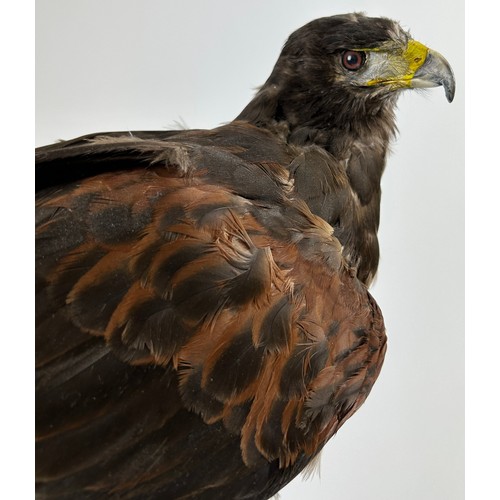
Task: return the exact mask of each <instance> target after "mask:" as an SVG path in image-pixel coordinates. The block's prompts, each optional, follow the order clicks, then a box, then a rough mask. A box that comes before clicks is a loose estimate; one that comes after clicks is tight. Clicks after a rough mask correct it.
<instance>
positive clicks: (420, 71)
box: [365, 40, 455, 102]
mask: <svg viewBox="0 0 500 500" xmlns="http://www.w3.org/2000/svg"><path fill="white" fill-rule="evenodd" d="M370 58H371V59H372V62H373V64H372V66H371V69H369V72H368V74H367V76H368V77H369V80H368V81H367V82H366V83H365V85H368V86H372V85H386V86H388V87H389V88H391V89H394V90H397V89H402V88H427V87H438V86H440V85H442V86H443V87H444V92H445V94H446V98H447V99H448V101H449V102H451V101H452V100H453V96H454V95H455V77H454V76H453V71H452V69H451V66H450V65H449V63H448V61H447V60H446V59H445V58H444V57H443V56H442V55H441V54H439V53H438V52H436V51H435V50H432V49H429V48H428V47H426V46H425V45H423V44H422V43H420V42H417V41H416V40H410V41H409V42H408V44H407V46H406V47H405V48H404V50H403V51H401V52H397V51H393V50H390V49H386V50H384V49H381V50H380V49H378V50H377V49H372V51H371V53H370Z"/></svg>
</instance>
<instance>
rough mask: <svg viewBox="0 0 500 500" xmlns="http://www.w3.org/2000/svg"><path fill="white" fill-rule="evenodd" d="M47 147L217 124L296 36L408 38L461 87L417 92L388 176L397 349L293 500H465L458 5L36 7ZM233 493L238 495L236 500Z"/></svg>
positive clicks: (40, 111)
mask: <svg viewBox="0 0 500 500" xmlns="http://www.w3.org/2000/svg"><path fill="white" fill-rule="evenodd" d="M36 9H37V12H36V23H37V24H36V65H37V66H36V143H37V145H38V146H40V145H44V144H48V143H51V142H54V141H55V140H57V139H70V138H72V137H75V136H78V135H82V134H85V133H90V132H101V131H112V130H141V129H144V130H147V129H153V130H159V129H169V128H176V125H175V124H176V122H182V123H183V124H186V125H187V126H189V127H190V128H211V127H214V126H217V125H219V124H220V123H223V122H227V121H230V120H231V119H233V118H234V117H235V116H236V115H237V114H238V113H239V112H240V111H241V109H242V108H243V107H244V105H245V104H246V103H247V102H248V101H249V100H250V98H251V97H252V95H253V93H254V89H255V88H256V87H257V86H259V85H260V84H262V83H263V82H264V81H265V79H266V78H267V76H268V75H269V73H270V71H271V69H272V67H273V65H274V62H275V61H276V59H277V57H278V54H279V51H280V49H281V46H282V45H283V43H284V41H285V39H286V38H287V36H288V35H289V34H290V33H291V32H292V31H293V30H295V29H296V28H298V27H300V26H302V25H303V24H305V23H306V22H308V21H310V20H311V19H314V18H316V17H321V16H326V15H333V14H339V13H345V12H350V11H364V12H366V13H367V14H369V15H373V16H377V15H383V16H386V17H390V18H393V19H396V20H399V21H400V22H401V24H402V25H403V26H404V27H405V28H408V29H410V31H411V33H412V35H413V36H414V38H415V39H417V40H419V41H421V42H422V43H424V44H426V45H428V46H429V47H432V48H433V49H435V50H437V51H439V52H440V53H442V54H443V55H444V56H445V57H446V58H447V59H448V61H449V62H450V64H451V65H452V67H453V69H454V71H455V76H456V80H457V93H456V96H455V101H454V102H453V103H452V104H448V102H447V101H446V99H445V97H444V92H443V89H432V90H430V91H427V92H425V93H424V92H411V91H408V92H406V93H404V94H403V95H402V96H401V98H400V101H399V111H398V114H397V116H398V127H399V131H400V133H399V136H398V138H397V141H396V142H395V144H394V145H393V148H392V149H393V153H392V155H391V156H390V158H389V159H388V164H387V169H386V173H385V175H384V179H383V186H382V188H383V201H382V216H381V228H380V233H379V234H380V243H381V255H382V257H381V264H380V268H379V275H378V279H377V282H376V284H375V285H374V286H373V288H372V294H373V295H374V296H375V298H376V299H377V301H378V303H379V305H380V306H381V308H382V311H383V313H384V317H385V322H386V326H387V330H388V336H389V345H388V353H387V357H386V362H385V365H384V368H383V370H382V374H381V376H380V378H379V380H378V382H377V384H376V385H375V387H374V389H373V391H372V393H371V395H370V397H369V398H368V401H367V402H366V403H365V405H364V406H363V407H362V408H361V409H360V410H359V412H358V413H357V414H356V415H354V416H353V417H352V418H351V419H350V420H349V421H348V422H347V424H345V426H344V427H343V428H342V429H341V430H340V432H339V434H338V435H337V436H336V437H335V438H333V439H332V441H330V443H329V444H328V445H327V446H326V448H325V450H324V451H323V453H322V459H321V467H320V474H319V475H318V474H316V475H315V476H313V478H312V479H309V480H307V481H304V480H302V478H300V477H299V478H297V479H296V480H295V481H293V482H292V483H291V484H290V485H289V486H288V487H286V488H285V489H284V490H282V492H281V499H282V500H292V499H304V498H314V499H315V500H323V499H325V500H326V499H339V500H364V499H365V498H370V499H371V500H443V499H446V500H449V499H450V500H455V499H461V498H463V460H464V446H463V427H464V403H463V395H464V367H463V358H464V326H463V324H464V278H463V264H464V237H463V230H464V206H463V204H464V203H463V190H464V93H463V90H464V52H463V51H464V12H463V6H462V5H461V3H460V2H456V1H452V0H446V1H441V2H437V1H430V0H421V1H420V2H408V3H405V2H402V1H401V0H378V1H377V2H374V1H350V2H348V1H332V0H330V1H323V0H315V1H310V2H306V1H298V0H280V1H278V0H275V1H272V0H271V1H270V0H267V1H266V0H253V1H234V0H232V1H231V0H211V1H203V0H183V1H182V2H180V1H177V2H174V1H166V0H162V1H160V0H142V1H139V0H135V1H133V0H84V1H83V0H79V1H76V0H72V1H67V0H38V1H37V2H36ZM228 500H229V499H228Z"/></svg>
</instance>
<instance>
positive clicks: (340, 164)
mask: <svg viewBox="0 0 500 500" xmlns="http://www.w3.org/2000/svg"><path fill="white" fill-rule="evenodd" d="M414 43H415V42H413V41H412V40H411V39H410V38H409V36H408V35H407V34H406V33H405V32H404V31H402V30H401V28H400V27H399V26H398V25H397V24H396V23H394V22H393V21H390V20H387V19H374V18H367V17H365V16H362V15H346V16H335V17H332V18H324V19H320V20H317V21H314V22H312V23H310V24H308V25H306V26H305V27H303V28H301V29H300V30H298V31H297V32H296V33H294V34H293V35H292V36H291V37H290V39H289V41H288V42H287V44H286V45H285V47H284V50H283V52H282V55H281V56H280V59H279V60H278V63H277V65H276V67H275V69H274V71H273V73H272V75H271V77H270V78H269V80H268V82H266V84H265V85H264V86H263V87H262V89H261V90H260V91H259V92H258V94H257V95H256V97H255V99H254V100H253V101H252V102H251V103H250V104H249V105H248V106H247V107H246V108H245V110H243V112H242V113H241V114H240V115H239V116H238V118H237V119H236V120H235V121H233V122H232V123H230V124H228V125H225V126H222V127H219V128H217V129H214V130H208V131H207V130H192V131H170V132H132V133H108V134H94V135H91V136H86V137H83V138H79V139H75V140H73V141H67V142H63V143H60V144H56V145H52V146H47V147H45V148H40V149H39V150H38V152H37V200H36V206H37V214H36V216H37V228H36V237H37V240H36V241H37V266H36V269H37V345H36V348H37V450H36V451H37V483H38V492H39V494H40V496H41V497H45V498H52V497H53V498H68V499H69V498H107V497H111V498H268V497H270V496H272V495H273V494H275V493H276V492H277V491H279V489H280V488H282V487H283V486H284V485H285V484H287V483H288V482H289V481H290V480H291V479H292V478H293V477H294V476H295V475H297V474H298V473H299V472H300V471H301V470H302V469H303V468H304V467H305V465H307V463H309V462H310V461H311V459H312V458H314V457H315V456H316V455H317V454H318V452H319V451H320V450H321V448H322V447H323V446H324V444H325V443H326V442H327V441H328V439H329V438H330V437H331V436H332V435H333V434H335V433H336V432H337V430H338V429H339V427H340V426H341V425H342V424H343V423H344V422H345V421H346V420H347V419H348V418H349V417H350V416H351V415H352V414H353V413H354V412H355V411H356V410H357V409H358V408H359V406H360V405H361V404H362V403H363V402H364V400H365V399H366V397H367V395H368V393H369V392H370V389H371V387H372V385H373V383H374V382H375V380H376V378H377V376H378V373H379V371H380V368H381V365H382V361H383V357H384V353H385V345H386V338H385V332H384V325H383V320H382V315H381V313H380V310H379V308H378V307H377V305H376V303H375V301H374V300H373V298H372V297H371V296H370V294H369V292H368V291H367V287H368V285H369V284H370V282H371V280H372V279H373V277H374V275H375V273H376V269H377V264H378V243H377V237H376V232H377V228H378V221H379V204H380V177H381V175H382V171H383V167H384V164H385V155H386V152H387V148H388V143H389V140H390V139H391V137H392V135H393V131H394V115H393V107H394V104H395V100H396V96H397V95H398V90H400V89H401V88H407V87H411V86H435V85H441V84H442V85H444V86H445V90H446V93H447V96H448V98H449V99H451V98H452V97H453V91H454V82H453V76H452V73H451V70H450V68H449V66H448V65H447V63H446V61H444V59H443V58H442V57H441V56H439V54H437V53H436V52H433V51H431V50H430V49H426V48H425V47H424V48H423V49H420V45H418V46H415V45H413V44H414ZM415 47H416V48H417V49H419V50H420V51H421V52H418V51H417V52H416V54H417V55H416V56H415V55H414V52H412V51H411V50H414V49H415ZM422 47H423V46H422ZM410 49H411V50H410ZM415 50H416V49H415ZM422 51H424V52H425V53H424V56H423V57H422V56H421V54H422V53H423V52H422ZM381 53H385V54H386V55H387V57H388V58H393V62H394V61H396V62H397V61H399V63H400V64H399V66H397V64H396V65H394V64H391V65H390V67H391V68H394V67H398V71H399V72H400V73H401V74H399V75H394V74H393V73H390V71H392V72H394V69H391V70H388V69H387V67H385V66H384V64H383V61H381V60H380V54H381ZM346 54H347V55H346ZM358 54H359V55H360V57H361V59H362V61H361V66H360V67H359V68H357V67H356V68H355V69H354V70H353V69H352V67H351V66H352V64H354V63H356V57H357V55H358ZM351 56H352V58H353V59H350V58H349V57H351ZM346 57H347V58H348V59H346ZM409 57H412V58H413V59H411V60H410V59H409ZM417 57H420V58H421V59H422V60H419V61H417V62H415V61H416V59H417ZM412 61H413V62H412ZM358 62H359V61H358ZM403 63H404V64H403ZM405 64H406V66H405ZM412 64H413V66H412ZM410 70H411V71H412V73H411V74H410V77H409V76H408V75H409V73H408V72H409V71H410ZM388 71H389V73H387V72H388ZM397 78H399V80H397ZM395 82H396V83H395ZM398 82H399V83H398Z"/></svg>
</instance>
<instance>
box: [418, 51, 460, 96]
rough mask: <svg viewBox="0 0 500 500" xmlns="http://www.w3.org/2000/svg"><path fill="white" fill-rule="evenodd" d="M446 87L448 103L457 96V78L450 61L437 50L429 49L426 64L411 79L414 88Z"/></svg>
mask: <svg viewBox="0 0 500 500" xmlns="http://www.w3.org/2000/svg"><path fill="white" fill-rule="evenodd" d="M440 85H442V86H443V87H444V93H445V95H446V99H448V102H451V101H453V97H454V96H455V77H454V75H453V70H452V69H451V66H450V64H449V63H448V61H447V60H446V59H445V58H444V57H443V56H442V55H441V54H440V53H439V52H436V51H435V50H432V49H427V56H426V58H425V61H424V63H423V64H422V65H421V66H420V67H419V68H418V69H417V71H415V73H414V75H413V78H412V79H411V87H412V88H426V87H439V86H440Z"/></svg>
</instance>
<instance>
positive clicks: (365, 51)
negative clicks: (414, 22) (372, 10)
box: [239, 14, 455, 129]
mask: <svg viewBox="0 0 500 500" xmlns="http://www.w3.org/2000/svg"><path fill="white" fill-rule="evenodd" d="M440 85H442V86H443V87H444V90H445V94H446V98H447V99H448V101H450V102H451V101H452V100H453V96H454V93H455V79H454V76H453V72H452V69H451V67H450V65H449V64H448V62H447V61H446V59H445V58H444V57H443V56H441V55H440V54H439V53H438V52H436V51H434V50H432V49H430V48H428V47H426V46H425V45H423V44H422V43H420V42H418V41H416V40H414V39H413V38H412V37H411V36H410V34H409V33H408V32H407V31H405V30H403V29H402V28H401V26H400V25H399V24H398V23H396V22H395V21H392V20H390V19H386V18H373V17H367V16H365V15H363V14H346V15H338V16H332V17H324V18H321V19H316V20H314V21H312V22H310V23H308V24H306V25H305V26H303V27H302V28H300V29H298V30H297V31H295V32H294V33H293V34H292V35H291V36H290V37H289V39H288V41H287V42H286V44H285V46H284V47H283V50H282V52H281V55H280V57H279V59H278V61H277V63H276V66H275V67H274V70H273V72H272V74H271V76H270V77H269V79H268V81H267V82H266V83H265V85H264V86H263V87H262V88H261V89H260V91H259V93H258V94H257V96H256V98H255V99H254V101H252V102H251V103H250V104H249V105H248V106H247V107H246V108H245V110H244V111H243V112H242V114H241V115H240V116H239V118H240V119H245V120H248V121H251V122H254V123H255V122H257V123H259V122H260V123H262V122H269V120H276V121H282V120H285V121H286V122H288V124H289V126H290V127H291V128H292V129H293V128H294V127H295V126H297V125H299V124H300V126H301V127H304V126H307V127H310V128H315V129H325V128H328V129H332V128H336V129H345V128H346V127H353V125H354V124H355V122H356V121H357V120H358V119H359V120H362V121H365V122H366V120H367V117H368V119H369V117H370V116H377V115H378V114H379V113H381V112H382V113H383V111H384V110H392V108H393V105H394V103H395V101H396V97H397V95H398V94H399V93H400V91H401V90H405V89H412V88H425V87H436V86H440Z"/></svg>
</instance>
